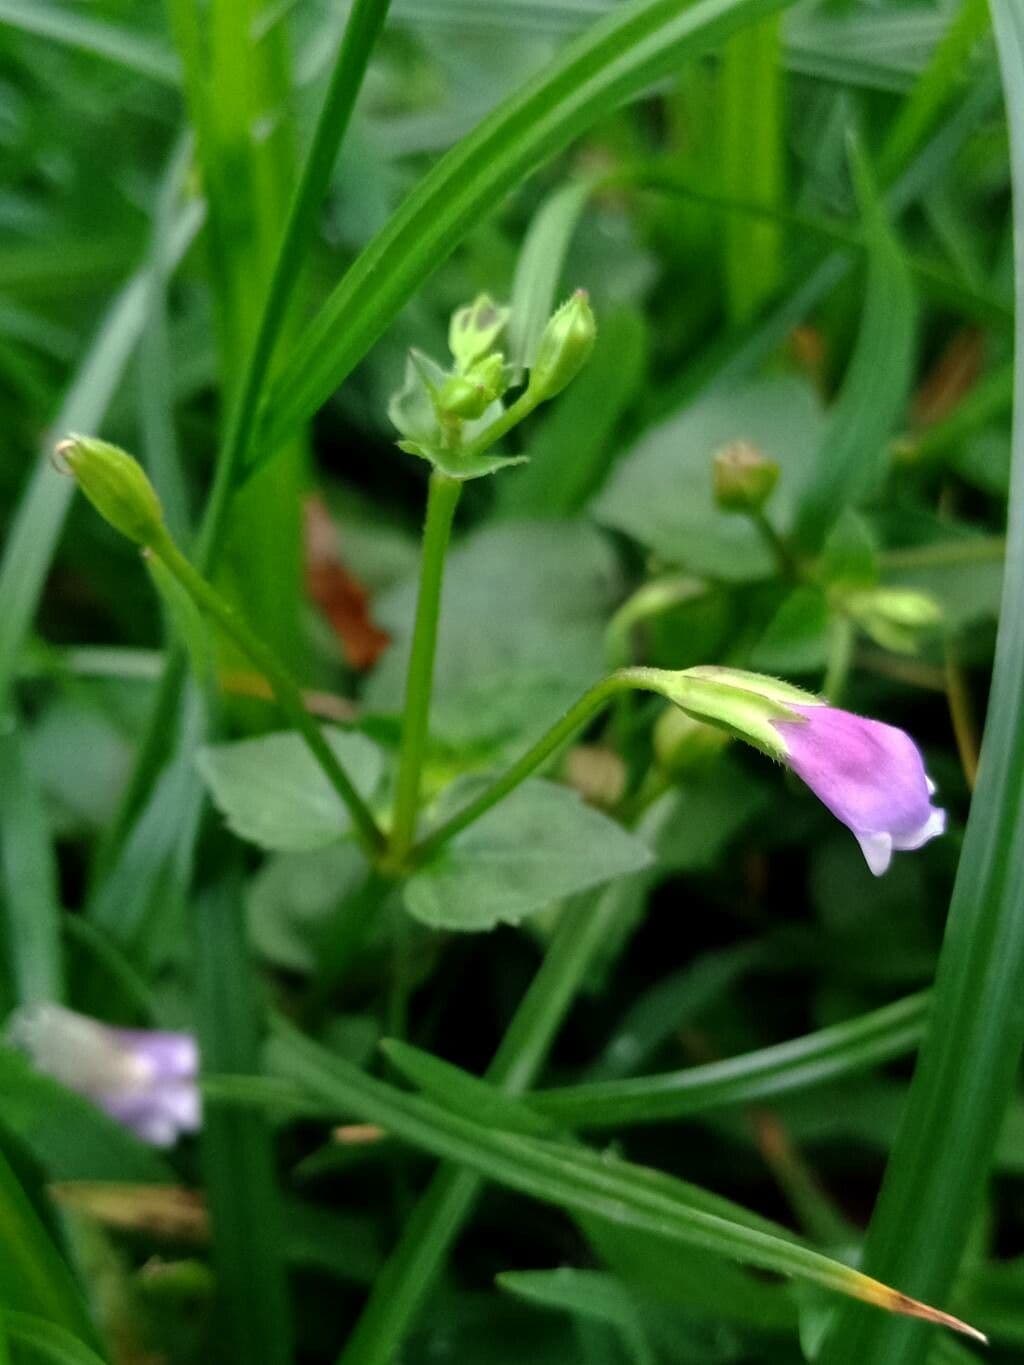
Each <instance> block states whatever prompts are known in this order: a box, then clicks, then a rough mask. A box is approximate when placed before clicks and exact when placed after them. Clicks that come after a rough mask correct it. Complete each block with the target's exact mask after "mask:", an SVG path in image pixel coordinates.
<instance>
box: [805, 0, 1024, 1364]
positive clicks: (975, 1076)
mask: <svg viewBox="0 0 1024 1365" xmlns="http://www.w3.org/2000/svg"><path fill="white" fill-rule="evenodd" d="M992 15H993V21H994V25H995V32H996V43H997V47H998V50H999V58H1000V65H1001V68H1002V73H1003V81H1004V87H1005V96H1006V106H1007V115H1008V118H1009V123H1010V147H1011V170H1012V177H1013V201H1014V204H1013V212H1014V222H1015V225H1016V298H1017V322H1016V376H1015V399H1014V433H1013V473H1012V487H1011V493H1010V503H1009V508H1010V510H1009V535H1008V543H1007V555H1006V574H1005V578H1004V588H1003V602H1002V608H1001V612H1000V618H999V633H998V638H997V644H996V657H995V664H994V668H993V677H992V691H991V696H990V702H989V713H988V720H987V723H986V726H985V738H984V742H983V747H982V758H981V769H980V772H979V777H978V786H977V790H976V791H975V794H974V799H973V802H972V806H971V813H970V818H969V820H968V822H967V832H966V836H965V838H964V845H963V853H962V855H961V859H960V866H959V869H958V873H957V879H956V885H955V887H954V890H953V900H952V904H951V906H950V911H949V921H948V924H947V927H946V935H945V940H944V942H943V947H942V953H941V955H940V959H939V967H938V973H937V976H936V981H935V987H934V991H933V995H932V1013H931V1017H930V1022H929V1027H928V1029H927V1031H926V1033H925V1037H924V1041H923V1043H922V1048H921V1056H920V1061H919V1063H918V1067H917V1071H916V1073H915V1076H914V1080H913V1083H912V1085H911V1088H910V1094H909V1097H908V1100H907V1104H906V1108H905V1109H904V1113H903V1118H902V1121H901V1124H900V1129H899V1133H898V1135H897V1139H896V1144H895V1146H894V1148H893V1152H892V1155H891V1158H890V1161H889V1165H888V1168H887V1170H886V1176H885V1180H884V1182H883V1186H882V1192H881V1196H880V1198H879V1201H878V1204H877V1207H876V1212H875V1215H874V1217H873V1219H872V1222H871V1229H870V1232H869V1235H868V1240H867V1245H866V1249H865V1264H866V1265H867V1266H868V1267H870V1269H871V1270H872V1271H873V1272H875V1273H878V1274H882V1275H896V1276H898V1277H899V1279H900V1282H901V1283H905V1284H906V1285H907V1287H908V1289H910V1290H911V1291H913V1292H915V1293H924V1294H945V1293H946V1292H948V1289H949V1287H950V1286H951V1284H952V1283H953V1279H954V1277H955V1275H956V1272H957V1268H958V1265H959V1262H960V1259H961V1256H962V1254H963V1250H964V1247H965V1246H966V1245H967V1244H968V1234H969V1231H970V1228H971V1224H972V1221H973V1219H974V1217H975V1215H976V1213H977V1210H978V1207H979V1205H980V1202H981V1200H982V1198H983V1196H984V1191H985V1184H986V1179H987V1176H988V1173H989V1171H990V1169H991V1164H992V1155H993V1151H994V1149H995V1143H996V1139H997V1135H998V1133H999V1128H1000V1124H1001V1122H1002V1119H1003V1115H1004V1113H1005V1110H1006V1105H1007V1102H1008V1100H1009V1098H1010V1095H1011V1094H1012V1091H1013V1084H1014V1079H1015V1077H1016V1075H1017V1068H1018V1066H1019V1062H1020V1053H1021V1045H1022V1042H1024V997H1022V994H1021V989H1020V983H1021V978H1022V976H1024V916H1022V915H1021V913H1020V907H1021V904H1022V902H1024V841H1022V840H1021V838H1020V830H1021V827H1022V824H1024V11H1022V9H1021V7H1020V5H1019V4H1017V3H1015V0H993V2H992ZM930 1343H931V1336H930V1334H929V1333H928V1332H926V1331H922V1330H919V1329H917V1328H915V1327H912V1326H910V1325H902V1324H901V1325H899V1326H897V1325H895V1324H888V1323H887V1324H884V1325H883V1324H880V1323H878V1322H876V1321H872V1320H870V1319H868V1318H867V1317H865V1316H862V1315H860V1314H857V1313H849V1312H845V1311H844V1312H842V1313H841V1314H840V1315H839V1317H838V1319H837V1321H836V1323H835V1324H834V1326H833V1328H832V1331H831V1332H830V1333H829V1336H828V1337H827V1338H826V1341H825V1344H824V1346H823V1348H822V1352H821V1355H820V1357H819V1359H820V1361H821V1362H822V1365H852V1362H857V1365H890V1362H892V1361H894V1360H899V1361H900V1362H901V1365H920V1362H923V1361H924V1360H925V1358H926V1356H927V1354H928V1349H929V1345H930Z"/></svg>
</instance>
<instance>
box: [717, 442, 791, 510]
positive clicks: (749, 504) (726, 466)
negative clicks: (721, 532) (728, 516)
mask: <svg viewBox="0 0 1024 1365" xmlns="http://www.w3.org/2000/svg"><path fill="white" fill-rule="evenodd" d="M712 477H713V481H714V492H715V502H717V503H718V506H719V507H720V508H721V509H722V511H723V512H760V510H761V508H762V507H763V506H764V505H765V503H766V502H767V501H768V499H769V498H770V497H771V495H772V492H773V491H774V488H775V485H776V484H777V483H778V481H779V466H778V465H777V464H776V463H775V461H774V460H769V459H768V457H767V456H766V455H765V454H764V453H763V452H762V451H760V450H758V448H757V446H754V445H751V444H750V442H749V441H731V442H730V443H729V444H728V445H727V446H723V447H722V448H721V450H719V451H716V453H715V457H714V464H713V475H712Z"/></svg>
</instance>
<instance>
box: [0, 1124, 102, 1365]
mask: <svg viewBox="0 0 1024 1365" xmlns="http://www.w3.org/2000/svg"><path fill="white" fill-rule="evenodd" d="M0 1244H2V1245H3V1248H4V1254H3V1256H2V1257H0V1302H2V1303H3V1305H4V1311H5V1312H7V1311H9V1310H10V1309H16V1310H18V1311H24V1312H26V1313H34V1314H37V1315H38V1316H40V1317H42V1318H45V1319H46V1320H47V1321H48V1322H52V1323H55V1324H56V1325H57V1326H58V1327H63V1328H65V1329H66V1330H67V1331H69V1332H72V1333H73V1334H74V1335H75V1336H77V1337H81V1338H82V1340H84V1341H87V1342H91V1343H92V1344H93V1345H98V1342H97V1338H96V1332H95V1330H94V1328H93V1325H92V1323H91V1322H90V1320H89V1314H88V1311H87V1309H86V1305H85V1299H84V1297H83V1295H82V1292H81V1290H80V1289H79V1287H78V1284H77V1283H76V1281H75V1279H74V1277H73V1276H72V1274H71V1271H70V1270H69V1269H68V1266H67V1264H66V1263H65V1261H64V1259H63V1257H62V1256H61V1255H60V1254H59V1252H58V1251H57V1248H56V1247H55V1246H54V1244H53V1241H52V1239H51V1237H50V1234H49V1233H48V1232H47V1230H46V1228H45V1227H44V1226H43V1224H42V1222H41V1221H40V1219H39V1216H38V1215H37V1213H36V1211H35V1209H34V1208H33V1207H32V1205H31V1203H30V1202H29V1200H28V1197H27V1196H26V1194H25V1192H24V1190H23V1189H22V1188H21V1186H20V1184H19V1183H18V1181H17V1179H16V1177H15V1175H14V1172H13V1171H12V1170H11V1168H10V1166H9V1165H8V1163H7V1159H6V1157H5V1156H4V1155H3V1152H2V1151H0Z"/></svg>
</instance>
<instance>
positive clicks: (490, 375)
mask: <svg viewBox="0 0 1024 1365" xmlns="http://www.w3.org/2000/svg"><path fill="white" fill-rule="evenodd" d="M466 378H467V379H471V380H472V381H473V383H474V384H479V385H480V387H481V388H482V389H483V390H484V391H485V392H486V394H487V398H488V401H489V402H492V403H493V402H494V400H495V399H496V398H500V397H501V396H502V394H503V393H504V392H505V390H506V389H507V388H508V367H507V366H506V364H505V357H504V356H503V355H502V353H501V351H491V353H490V355H485V356H484V357H483V358H482V359H481V360H478V361H477V362H476V363H475V364H474V365H472V366H471V367H470V368H469V369H468V370H467V371H466Z"/></svg>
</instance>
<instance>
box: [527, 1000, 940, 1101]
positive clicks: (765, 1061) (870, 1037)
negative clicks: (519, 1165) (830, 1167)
mask: <svg viewBox="0 0 1024 1365" xmlns="http://www.w3.org/2000/svg"><path fill="white" fill-rule="evenodd" d="M927 1008H928V997H927V995H925V994H921V995H910V996H907V998H906V999H905V1000H898V1001H897V1002H896V1003H895V1004H893V1005H886V1006H885V1007H884V1008H882V1009H879V1010H874V1011H873V1012H872V1013H871V1014H866V1015H864V1016H862V1017H861V1018H859V1019H853V1020H850V1021H849V1022H848V1023H843V1024H833V1025H832V1026H831V1027H829V1028H824V1029H821V1030H819V1031H818V1032H817V1033H810V1034H807V1035H806V1036H805V1037H803V1038H795V1039H794V1040H793V1041H792V1042H788V1043H779V1044H777V1045H776V1046H774V1047H766V1048H761V1049H759V1050H758V1051H756V1052H749V1053H746V1054H744V1055H742V1056H739V1057H731V1058H729V1060H728V1061H722V1062H709V1063H707V1064H706V1065H703V1066H693V1067H687V1068H685V1069H684V1070H682V1071H670V1072H667V1073H665V1074H662V1075H657V1076H639V1077H636V1078H634V1079H629V1080H621V1081H595V1082H593V1083H591V1084H589V1085H574V1086H566V1087H564V1088H563V1089H560V1090H541V1091H538V1092H536V1093H535V1094H532V1095H531V1096H530V1097H529V1102H530V1107H531V1109H535V1110H537V1112H538V1113H540V1114H543V1115H546V1116H547V1117H548V1118H551V1119H555V1120H557V1121H558V1122H559V1123H562V1124H565V1125H566V1126H567V1127H572V1128H604V1127H616V1126H618V1125H621V1124H624V1123H654V1122H663V1121H666V1120H670V1119H679V1118H683V1117H685V1116H686V1115H688V1114H704V1113H707V1112H708V1111H710V1110H712V1109H722V1108H726V1107H731V1106H733V1105H737V1104H749V1103H751V1102H753V1101H755V1100H758V1101H762V1100H770V1099H774V1098H775V1096H777V1095H784V1094H788V1093H789V1092H790V1091H792V1090H802V1089H804V1088H805V1087H808V1086H813V1085H819V1084H824V1083H825V1082H827V1081H834V1080H838V1079H840V1078H841V1077H844V1076H852V1075H856V1074H857V1073H859V1072H861V1071H865V1070H868V1069H869V1068H870V1067H873V1066H880V1065H881V1064H882V1063H883V1062H888V1061H892V1059H893V1058H895V1057H900V1056H903V1055H904V1054H906V1053H907V1052H910V1051H912V1050H913V1049H914V1048H915V1047H916V1046H917V1044H918V1042H919V1041H920V1038H921V1034H922V1032H923V1029H924V1022H925V1017H926V1014H927Z"/></svg>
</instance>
